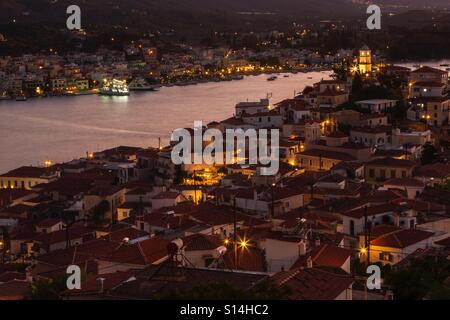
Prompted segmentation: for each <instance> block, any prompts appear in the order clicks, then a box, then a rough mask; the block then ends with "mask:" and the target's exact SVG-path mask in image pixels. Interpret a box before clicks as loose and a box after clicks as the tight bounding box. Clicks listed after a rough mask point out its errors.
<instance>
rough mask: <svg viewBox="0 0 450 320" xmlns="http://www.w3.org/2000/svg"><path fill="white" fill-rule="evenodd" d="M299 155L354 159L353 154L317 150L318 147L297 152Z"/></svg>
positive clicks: (344, 159) (345, 159) (343, 159)
mask: <svg viewBox="0 0 450 320" xmlns="http://www.w3.org/2000/svg"><path fill="white" fill-rule="evenodd" d="M298 155H299V156H302V155H304V156H310V157H322V158H324V159H335V160H342V161H354V160H356V159H355V158H354V157H353V156H351V155H349V154H348V153H343V152H336V151H328V150H319V149H310V150H306V151H304V152H301V153H299V154H298Z"/></svg>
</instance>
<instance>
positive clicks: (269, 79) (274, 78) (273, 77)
mask: <svg viewBox="0 0 450 320" xmlns="http://www.w3.org/2000/svg"><path fill="white" fill-rule="evenodd" d="M277 79H278V77H277V76H271V77H269V78H267V81H275V80H277Z"/></svg>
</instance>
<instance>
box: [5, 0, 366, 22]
mask: <svg viewBox="0 0 450 320" xmlns="http://www.w3.org/2000/svg"><path fill="white" fill-rule="evenodd" d="M70 4H78V5H79V6H80V7H81V8H82V14H83V16H84V18H85V19H87V21H88V22H97V23H126V22H130V21H134V22H140V23H145V24H147V25H160V24H162V25H168V24H171V23H173V24H177V21H175V19H176V18H177V19H182V20H186V21H187V20H189V18H198V17H205V16H208V15H212V16H216V17H220V16H221V15H222V17H223V18H226V17H227V16H235V15H238V14H239V13H244V12H245V13H255V12H257V13H272V14H273V15H278V16H290V17H299V18H301V17H303V16H306V15H308V16H323V17H332V16H336V15H337V14H348V13H350V12H355V8H357V7H358V6H357V5H355V4H353V3H352V1H351V0H78V1H77V0H2V1H0V19H1V20H2V21H12V19H16V21H18V22H24V23H26V22H36V21H39V22H44V21H46V22H61V21H64V19H65V9H66V8H67V6H68V5H70ZM171 18H172V19H171Z"/></svg>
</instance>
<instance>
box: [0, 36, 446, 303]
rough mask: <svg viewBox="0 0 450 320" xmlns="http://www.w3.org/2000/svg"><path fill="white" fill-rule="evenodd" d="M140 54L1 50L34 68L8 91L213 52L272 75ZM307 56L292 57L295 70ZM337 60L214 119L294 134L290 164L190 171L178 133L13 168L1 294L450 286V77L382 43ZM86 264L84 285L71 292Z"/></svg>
mask: <svg viewBox="0 0 450 320" xmlns="http://www.w3.org/2000/svg"><path fill="white" fill-rule="evenodd" d="M128 50H130V51H129V52H127V54H119V55H117V54H115V53H113V52H103V53H102V54H101V55H78V56H73V57H67V58H66V59H62V58H61V57H59V56H58V55H57V54H55V55H48V56H45V57H44V56H23V57H21V58H14V59H13V58H11V59H7V58H1V59H0V66H1V69H2V70H5V69H8V68H9V70H8V71H6V73H5V71H2V72H0V79H1V78H2V77H4V78H5V77H6V78H10V75H11V74H16V75H17V78H14V79H16V80H14V81H13V82H12V83H11V82H9V84H8V82H7V81H6V82H4V81H1V83H7V84H8V85H9V86H10V87H8V88H3V90H5V96H6V95H11V94H12V95H13V96H14V94H15V93H17V92H19V91H20V92H19V93H22V92H24V90H25V91H26V92H27V94H29V93H30V92H35V93H38V92H40V90H41V88H45V89H44V91H45V92H51V91H55V90H56V91H65V90H67V88H68V87H74V90H81V91H83V90H91V89H92V88H93V83H94V81H102V79H103V78H108V77H114V78H124V79H125V78H130V77H133V76H136V75H138V74H139V73H140V72H141V71H143V72H144V73H145V74H148V72H149V70H150V69H147V68H153V65H155V66H154V69H152V70H154V72H155V73H158V76H162V75H163V71H162V70H164V69H165V68H166V67H167V68H166V69H165V71H164V74H165V75H170V76H169V77H178V76H183V75H184V74H186V73H191V72H197V71H195V70H198V72H199V73H206V72H208V71H207V70H206V69H204V66H205V65H206V64H214V65H215V66H216V67H217V68H216V69H214V70H219V69H220V72H222V69H223V73H221V75H220V74H217V73H216V74H215V75H214V76H215V77H221V76H226V75H227V74H228V67H229V68H231V69H230V72H229V74H234V72H235V71H236V72H238V73H240V72H241V71H243V72H244V73H245V72H246V71H247V70H248V71H254V70H253V69H252V70H250V69H246V68H250V62H249V61H251V59H250V57H249V56H245V53H244V52H233V53H232V54H231V56H230V58H227V59H225V60H223V59H221V60H220V62H218V61H216V60H215V58H214V57H216V54H218V53H216V52H213V53H211V55H210V56H209V58H206V57H205V58H204V60H202V62H199V61H197V62H193V60H189V59H188V58H187V57H186V56H174V55H171V56H170V57H164V60H163V61H166V64H165V65H160V63H159V62H157V59H156V58H155V57H156V52H155V51H156V49H154V48H153V49H152V48H148V47H146V46H145V45H144V46H141V47H140V45H139V44H138V45H137V46H134V47H130V48H129V49H128ZM133 50H137V51H139V52H144V53H147V54H146V55H145V64H142V63H141V62H138V61H137V60H136V63H135V64H131V63H130V61H129V60H128V62H125V60H124V59H125V56H131V55H132V54H133V52H134V51H133ZM276 55H277V56H281V55H280V54H279V53H276ZM220 56H221V57H223V56H227V53H224V52H222V53H220ZM292 56H293V55H292ZM306 59H309V61H311V60H310V59H311V54H309V56H307V55H306V53H305V57H304V58H302V59H299V60H295V61H292V62H290V56H289V54H288V52H286V61H284V62H283V63H282V64H283V65H286V64H289V63H292V66H293V68H297V67H298V66H299V65H302V64H304V63H305V60H306ZM182 61H186V63H184V62H182ZM187 61H189V62H187ZM224 61H226V62H227V63H228V65H224ZM338 61H339V63H337V62H338ZM81 62H82V63H81ZM311 62H312V63H315V62H314V61H311ZM330 62H333V66H334V74H333V76H332V79H329V80H322V81H320V82H317V83H315V84H314V85H312V86H307V87H305V88H299V91H298V92H299V93H298V94H297V95H296V96H295V97H294V98H289V99H285V100H282V101H271V100H270V99H269V98H268V97H267V98H266V97H262V99H260V100H259V101H245V102H240V103H238V104H237V105H236V106H235V108H234V110H233V111H232V112H230V116H231V117H230V118H228V119H217V121H214V122H211V123H208V124H207V125H206V126H205V128H204V129H205V130H206V129H209V128H214V129H218V130H219V131H220V132H222V133H225V131H226V130H227V129H244V130H245V129H264V128H271V129H279V130H280V136H281V139H280V143H279V150H278V156H279V157H280V169H279V171H278V173H277V174H276V175H272V176H265V175H263V174H261V167H260V166H257V165H240V164H238V163H237V162H238V161H237V159H234V160H233V163H229V164H226V165H221V166H219V165H207V164H205V163H203V164H193V165H183V164H182V165H175V164H174V163H173V162H172V159H171V151H172V148H173V144H169V145H162V144H160V145H159V146H156V147H154V148H141V147H134V146H118V147H115V148H112V149H107V150H103V151H97V152H94V151H87V152H86V155H84V156H83V157H82V158H79V159H74V160H72V161H70V162H66V163H53V162H52V161H51V159H49V160H47V161H46V162H45V165H44V166H42V167H32V166H23V167H18V168H16V169H14V170H11V171H9V172H5V173H3V174H1V175H0V226H1V229H0V261H1V264H0V300H21V299H44V298H54V299H67V300H77V299H93V300H96V299H98V300H100V299H164V298H166V299H180V298H187V299H189V298H200V299H201V298H204V299H206V298H211V296H207V297H202V296H201V292H202V291H203V292H206V293H210V292H212V291H213V290H214V289H217V288H218V287H222V288H228V289H230V290H231V291H230V292H233V294H234V295H235V296H239V297H242V298H243V299H251V298H258V299H288V300H392V299H394V300H396V299H434V298H442V297H444V298H445V297H446V298H449V297H450V294H449V293H450V286H449V284H448V278H447V277H448V274H445V272H444V271H443V272H439V271H436V268H443V270H445V268H447V269H446V270H447V272H448V263H449V262H448V260H449V257H450V207H449V205H450V152H449V147H450V123H449V119H450V96H449V92H450V90H449V89H450V86H449V81H448V71H446V70H445V68H443V69H437V68H432V67H430V66H420V65H418V66H415V67H414V68H413V69H410V68H407V67H403V66H398V65H393V64H388V63H386V62H385V61H383V60H382V59H377V56H376V54H374V52H372V51H371V49H370V48H369V47H368V46H362V47H361V48H358V49H357V50H356V51H355V54H354V53H353V52H346V53H344V52H342V53H341V54H340V56H339V59H338V57H337V56H336V57H333V58H330ZM317 63H321V61H319V60H318V61H317ZM169 65H171V67H170V68H169V67H168V66H169ZM219 65H220V68H219ZM81 66H83V67H81ZM197 66H198V68H197ZM252 67H253V68H254V65H252ZM142 68H143V69H142ZM239 68H243V69H239ZM215 72H219V71H215ZM141 76H144V74H141ZM163 77H164V76H163ZM11 86H12V87H11ZM38 89H39V90H38ZM230 107H232V106H230ZM231 113H232V115H231ZM174 129H175V128H174ZM187 129H188V130H191V131H192V130H194V129H192V128H187ZM207 145H208V143H205V145H204V146H203V147H206V146H207ZM71 265H77V266H79V267H80V268H81V270H82V283H81V288H80V289H74V290H70V289H68V288H67V287H65V280H64V279H65V278H66V277H67V272H66V270H67V268H68V267H69V266H71ZM370 265H377V266H379V267H380V268H381V270H382V273H381V277H382V284H381V288H380V289H373V290H371V289H369V288H367V285H366V280H367V277H368V276H369V275H368V274H367V273H366V269H367V267H368V266H370ZM433 268H435V269H433ZM430 269H433V270H434V271H435V272H430ZM399 274H408V275H411V277H409V278H408V277H400V276H399ZM417 275H421V277H417ZM414 276H415V277H416V278H414ZM445 280H447V281H445ZM410 281H417V283H415V284H414V285H416V286H417V287H418V288H420V289H417V290H409V289H410V287H411V283H410ZM420 281H421V282H420ZM419 282H420V283H419ZM214 286H216V287H214ZM199 289H200V290H199ZM215 292H227V290H225V289H224V290H217V291H215ZM206 293H205V294H206ZM217 295H218V296H217V297H214V298H217V299H221V298H224V299H227V298H230V297H228V296H219V293H217Z"/></svg>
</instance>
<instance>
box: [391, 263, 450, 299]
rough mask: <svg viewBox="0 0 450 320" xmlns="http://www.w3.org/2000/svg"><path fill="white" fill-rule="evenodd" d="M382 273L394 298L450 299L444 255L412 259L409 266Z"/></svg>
mask: <svg viewBox="0 0 450 320" xmlns="http://www.w3.org/2000/svg"><path fill="white" fill-rule="evenodd" d="M384 274H385V276H384V283H385V284H386V285H388V286H390V287H391V288H392V290H393V292H394V298H395V299H398V300H417V299H445V300H448V299H450V283H449V281H448V279H449V277H450V261H449V260H447V259H446V258H445V257H438V256H427V257H425V258H422V259H414V260H412V261H411V262H410V264H409V266H407V267H404V268H401V269H394V270H392V271H390V272H389V271H388V272H385V273H384Z"/></svg>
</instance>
